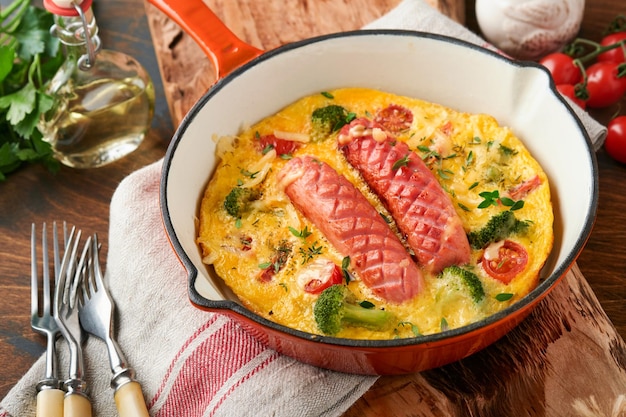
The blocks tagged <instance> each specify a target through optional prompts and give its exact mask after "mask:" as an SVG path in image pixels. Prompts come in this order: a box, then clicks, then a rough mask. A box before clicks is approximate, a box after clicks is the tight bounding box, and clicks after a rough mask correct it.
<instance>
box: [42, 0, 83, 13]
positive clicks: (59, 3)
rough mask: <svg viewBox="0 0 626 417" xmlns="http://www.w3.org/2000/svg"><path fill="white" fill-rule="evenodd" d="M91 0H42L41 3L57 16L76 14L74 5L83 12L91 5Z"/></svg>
mask: <svg viewBox="0 0 626 417" xmlns="http://www.w3.org/2000/svg"><path fill="white" fill-rule="evenodd" d="M91 3H92V0H44V1H43V5H44V7H45V8H46V10H48V11H49V12H50V13H52V14H56V15H59V16H78V12H77V11H76V7H75V6H74V5H78V6H80V8H81V9H82V10H83V12H85V11H87V9H89V8H90V7H91Z"/></svg>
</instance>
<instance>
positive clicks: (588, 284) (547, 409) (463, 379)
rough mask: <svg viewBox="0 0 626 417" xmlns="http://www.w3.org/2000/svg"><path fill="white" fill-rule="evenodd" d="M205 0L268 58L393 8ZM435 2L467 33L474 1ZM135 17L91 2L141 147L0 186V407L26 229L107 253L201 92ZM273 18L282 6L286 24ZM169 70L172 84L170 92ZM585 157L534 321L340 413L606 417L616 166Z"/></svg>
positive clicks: (594, 0) (26, 331)
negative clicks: (129, 94)
mask: <svg viewBox="0 0 626 417" xmlns="http://www.w3.org/2000/svg"><path fill="white" fill-rule="evenodd" d="M206 2H207V4H209V5H211V7H212V8H213V9H214V11H216V12H217V13H218V15H220V17H221V18H222V19H224V21H225V22H226V23H227V24H228V25H229V27H231V29H232V30H233V31H234V32H235V33H237V34H238V35H239V36H240V37H241V38H242V39H244V40H245V41H247V42H249V43H251V44H253V45H254V46H257V47H259V48H263V49H268V48H272V47H275V46H278V45H280V44H282V43H286V42H290V41H294V40H298V39H301V38H305V37H307V36H312V35H317V34H323V33H328V32H336V31H340V30H349V29H356V28H358V27H360V26H361V25H363V24H365V23H367V22H368V21H370V20H372V19H374V18H376V17H378V16H380V15H382V14H384V13H385V12H387V11H388V10H390V9H391V8H392V7H393V6H395V5H396V4H398V3H399V0H371V1H366V0H359V1H357V0H351V1H348V0H343V1H335V2H319V1H314V0H289V1H287V2H284V1H282V0H281V1H278V0H265V1H263V2H255V1H246V0H238V1H233V2H222V1H217V0H215V1H214V0H207V1H206ZM439 4H440V9H441V10H442V11H444V12H445V13H446V14H448V15H450V16H453V17H455V18H456V19H457V20H461V21H464V23H465V24H466V25H467V26H468V27H469V28H470V29H472V30H474V31H477V30H478V29H477V25H476V22H475V17H474V15H473V9H474V3H473V1H472V0H466V1H465V4H463V3H461V4H458V3H456V2H445V1H442V2H439ZM450 5H452V6H455V5H456V7H448V6H450ZM322 6H323V7H322ZM458 6H461V7H458ZM143 7H144V4H143V0H119V1H117V2H106V1H95V2H94V11H95V13H96V16H97V19H98V23H99V26H100V29H101V36H102V40H103V44H104V46H105V47H107V48H109V49H116V50H121V51H123V52H126V53H128V54H130V55H133V56H135V57H136V58H138V59H139V61H140V62H142V63H143V64H144V65H145V66H146V67H147V68H148V70H149V72H150V74H151V76H152V77H153V79H154V81H155V84H156V87H157V89H156V91H157V107H156V115H155V119H154V122H153V124H152V128H151V130H150V132H149V134H148V137H147V138H146V140H145V142H144V143H143V144H142V145H141V147H140V148H139V149H138V150H137V151H136V152H134V153H133V154H132V155H130V156H128V157H126V158H124V159H122V160H121V161H118V162H115V163H113V164H111V165H109V166H106V167H103V168H99V169H94V170H84V171H83V170H72V169H69V168H63V169H62V170H61V172H60V173H58V174H57V175H51V174H50V173H48V172H47V171H46V170H45V169H43V168H41V167H38V166H28V167H24V168H23V169H21V170H20V171H19V172H17V173H15V174H13V175H12V176H10V177H9V179H8V181H6V182H4V183H0V195H1V196H2V197H1V198H0V294H2V302H0V397H3V396H4V395H5V394H6V393H7V392H8V391H9V389H10V388H11V387H12V386H13V385H14V384H15V382H17V380H18V379H19V378H20V377H21V375H22V374H24V373H25V372H26V370H27V369H28V368H29V367H30V366H31V365H32V364H33V362H34V361H35V360H36V359H37V358H38V357H39V356H40V355H41V354H42V353H43V351H44V340H43V339H42V338H41V337H40V336H39V335H37V334H35V333H34V332H33V331H32V330H31V328H30V324H29V319H30V318H29V311H30V310H29V308H30V297H29V296H30V269H29V268H30V236H29V234H30V224H31V223H32V222H35V223H38V224H40V223H42V222H44V221H48V222H50V221H53V220H68V221H71V222H73V223H76V224H78V225H81V226H86V225H88V227H89V228H90V229H93V231H97V232H98V233H99V234H100V236H101V241H102V243H103V251H106V250H107V243H106V242H107V230H108V210H109V202H110V199H111V196H112V194H113V192H114V190H115V188H116V187H117V185H118V183H119V182H120V181H121V180H122V179H123V178H124V177H125V176H126V175H128V174H129V173H131V172H133V171H135V170H136V169H138V168H140V167H142V166H144V165H146V164H148V163H150V162H153V161H155V160H157V159H159V158H161V157H162V156H163V155H164V152H165V150H166V148H167V145H168V141H169V139H170V137H171V136H172V134H173V131H174V126H175V125H176V124H177V123H178V122H179V121H180V119H181V117H182V115H184V112H185V111H186V109H188V108H189V106H190V105H191V104H193V102H194V101H195V100H196V99H197V97H198V96H199V95H200V94H201V93H202V92H203V91H204V90H205V89H206V88H208V87H209V85H210V83H211V82H212V78H211V77H212V73H211V68H210V65H209V64H208V60H207V59H206V57H204V56H202V55H201V53H199V52H198V50H197V48H196V47H195V46H194V45H193V42H192V41H190V40H189V39H187V38H186V37H185V35H183V34H181V33H180V31H179V30H178V29H177V28H176V27H175V25H174V24H173V23H171V22H167V19H163V17H162V16H160V15H159V12H158V11H156V10H155V9H154V8H152V7H151V6H149V5H146V9H145V10H146V11H147V17H146V14H143V13H137V10H139V11H143V10H144V8H143ZM283 10H289V13H288V15H289V19H285V15H284V12H283ZM129 11H132V13H129ZM617 13H622V14H626V6H625V5H624V2H623V0H587V2H586V10H585V17H584V21H583V25H582V29H581V33H580V35H581V36H582V37H585V38H590V39H600V37H601V32H602V30H603V29H604V28H605V26H606V24H607V23H608V22H609V21H610V20H611V19H612V18H613V17H614V16H615V15H616V14H617ZM149 24H150V25H149ZM155 50H156V54H155ZM181 52H184V53H185V55H181ZM157 56H158V59H157ZM176 65H177V66H176ZM181 68H183V73H182V74H183V75H184V76H185V77H187V78H186V79H187V82H185V83H184V85H183V84H177V82H178V81H180V80H181V78H176V75H177V72H178V77H180V71H181ZM162 77H163V78H162ZM166 98H167V99H166ZM625 105H626V100H622V103H621V106H622V107H621V108H620V107H615V108H612V109H610V110H606V111H603V112H597V113H594V114H593V116H594V117H596V118H597V119H598V120H599V121H601V122H603V123H606V121H607V120H608V118H609V117H610V114H611V113H614V112H616V111H619V112H621V113H622V114H626V110H623V107H624V106H625ZM597 156H598V167H599V177H600V203H599V210H598V218H597V222H596V225H595V228H594V231H593V233H592V235H591V237H590V239H589V241H588V243H587V245H586V248H585V250H584V251H583V252H582V254H581V256H580V257H579V259H578V262H577V265H578V267H574V269H573V271H572V272H571V273H570V274H568V275H567V277H566V278H565V279H564V281H563V282H562V283H561V284H559V286H558V288H557V289H556V290H555V291H554V293H553V294H552V295H551V296H550V297H548V298H547V299H546V300H544V302H542V303H541V305H540V306H539V308H538V309H537V311H536V312H535V313H533V314H532V315H531V317H529V319H527V320H526V321H525V322H524V323H522V325H521V326H520V327H519V328H518V329H516V330H515V331H514V332H512V334H511V335H510V336H507V337H506V338H504V339H503V340H502V341H500V342H498V343H497V344H495V345H494V346H492V347H490V348H488V349H486V350H485V351H483V352H480V353H479V354H477V355H474V356H473V357H471V358H468V359H467V360H464V361H461V362H458V363H455V364H452V365H449V366H446V367H443V368H440V369H436V370H433V371H427V372H423V373H421V374H416V375H407V376H400V377H383V378H380V379H379V380H378V382H377V383H376V384H375V385H374V386H373V387H372V388H371V389H370V390H369V391H368V392H367V393H366V394H365V395H364V396H363V397H362V398H361V399H360V400H359V401H358V402H357V403H355V404H354V406H353V407H352V408H351V409H350V410H348V412H347V413H346V415H348V416H357V415H359V416H362V415H366V416H369V415H372V416H374V415H387V416H405V415H406V416H408V415H420V416H435V415H454V416H462V415H481V416H501V415H524V416H525V415H533V416H534V415H537V416H543V415H572V413H571V411H572V401H573V400H575V399H581V400H582V401H583V402H584V401H587V403H589V402H590V401H591V396H593V397H594V398H595V399H596V401H597V403H598V406H599V407H600V408H601V409H603V410H608V411H606V415H610V410H611V407H612V405H613V402H615V400H616V399H617V398H618V395H619V394H626V348H625V345H624V342H623V340H622V338H623V337H626V285H624V283H623V282H622V280H623V279H624V278H626V274H625V272H624V271H625V270H626V243H625V242H626V210H625V208H626V193H625V192H624V190H625V189H626V166H625V165H620V164H618V163H616V162H614V161H612V160H611V159H610V158H609V157H608V156H607V155H606V154H605V152H604V151H603V150H600V151H599V152H598V155H597ZM605 312H606V314H605ZM611 323H612V324H611ZM538 324H540V325H541V326H540V325H538ZM620 336H621V337H620ZM529 356H534V357H529ZM503 387H505V388H503ZM513 410H515V411H513Z"/></svg>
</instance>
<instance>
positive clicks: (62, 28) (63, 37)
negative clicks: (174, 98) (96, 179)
mask: <svg viewBox="0 0 626 417" xmlns="http://www.w3.org/2000/svg"><path fill="white" fill-rule="evenodd" d="M44 5H45V7H46V8H47V9H48V10H49V11H51V12H52V13H53V14H54V15H55V24H54V26H53V28H52V30H53V33H55V34H56V36H57V37H58V38H59V40H60V41H61V43H62V45H63V47H64V51H65V58H66V59H65V61H64V63H63V65H62V66H61V68H60V69H59V71H58V72H57V74H56V75H55V76H54V77H53V79H52V80H51V81H50V83H49V85H48V86H47V93H48V95H49V96H50V97H51V98H52V103H53V104H52V106H51V108H50V110H48V111H47V112H46V113H45V114H44V116H43V117H42V119H41V120H40V125H39V126H40V130H41V132H42V133H43V136H44V140H46V141H48V142H49V143H50V144H51V146H52V149H53V150H54V154H55V157H56V158H57V159H58V160H59V161H61V162H62V163H63V164H65V165H67V166H71V167H74V168H94V167H99V166H102V165H105V164H107V163H110V162H113V161H115V160H118V159H119V158H121V157H123V156H125V155H127V154H129V153H130V152H132V151H134V150H135V149H136V148H137V147H138V146H139V145H140V144H141V142H142V141H143V139H144V137H145V134H146V132H147V130H148V128H149V127H150V123H151V121H152V117H153V114H154V87H153V84H152V81H151V79H150V76H149V75H148V73H147V72H146V70H145V69H144V68H143V67H142V66H141V64H140V63H139V62H137V61H136V60H135V59H134V58H132V57H130V56H128V55H126V54H123V53H120V52H116V51H110V50H106V49H101V47H100V39H99V37H98V27H97V25H96V21H95V17H94V15H93V12H92V10H91V0H83V1H82V2H81V3H80V4H78V2H77V1H76V0H74V1H71V0H70V1H69V2H68V1H62V0H46V1H44Z"/></svg>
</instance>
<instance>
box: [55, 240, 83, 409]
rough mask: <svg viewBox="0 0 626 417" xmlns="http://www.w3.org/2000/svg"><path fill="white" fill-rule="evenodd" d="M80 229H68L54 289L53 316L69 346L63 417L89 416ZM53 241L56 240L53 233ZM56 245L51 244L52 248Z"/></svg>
mask: <svg viewBox="0 0 626 417" xmlns="http://www.w3.org/2000/svg"><path fill="white" fill-rule="evenodd" d="M80 235H81V232H80V230H79V231H78V232H76V229H75V228H72V230H71V232H70V236H69V238H68V239H67V241H66V245H65V253H64V255H63V262H62V263H61V268H60V271H59V281H58V283H57V287H56V289H55V303H54V318H55V319H56V321H57V324H58V326H59V328H60V329H61V333H62V334H63V337H65V340H66V341H67V343H68V346H69V349H70V369H69V379H67V380H66V381H65V388H66V390H67V394H65V399H64V402H63V415H64V417H91V401H90V400H89V397H88V396H87V384H86V382H85V381H84V379H83V377H84V375H83V353H82V348H81V342H82V335H83V333H82V330H81V327H80V323H79V319H78V300H77V294H78V291H77V290H78V287H79V285H80V283H81V279H82V276H83V274H84V272H83V271H84V269H85V265H86V262H87V260H86V256H87V252H88V246H87V244H85V248H84V250H83V252H82V255H81V257H80V260H79V261H78V262H77V261H76V259H77V252H78V245H79V243H80ZM54 239H55V241H56V240H58V239H57V236H56V233H55V236H54ZM56 247H57V246H55V249H56Z"/></svg>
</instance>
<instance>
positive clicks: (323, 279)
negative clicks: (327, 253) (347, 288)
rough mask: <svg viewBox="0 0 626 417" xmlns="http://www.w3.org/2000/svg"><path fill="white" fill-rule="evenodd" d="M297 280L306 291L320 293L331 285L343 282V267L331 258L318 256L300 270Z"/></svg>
mask: <svg viewBox="0 0 626 417" xmlns="http://www.w3.org/2000/svg"><path fill="white" fill-rule="evenodd" d="M296 282H297V283H298V285H300V286H301V287H302V288H303V289H304V291H305V292H308V293H309V294H319V293H321V292H322V291H324V290H325V289H326V288H328V287H330V286H331V285H335V284H341V283H342V282H343V273H342V271H341V268H340V267H339V266H338V265H336V264H335V263H334V262H332V261H331V260H329V259H325V258H318V259H316V260H314V261H313V262H311V263H310V264H309V265H307V267H306V269H303V270H301V271H300V273H299V274H298V276H297V277H296Z"/></svg>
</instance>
